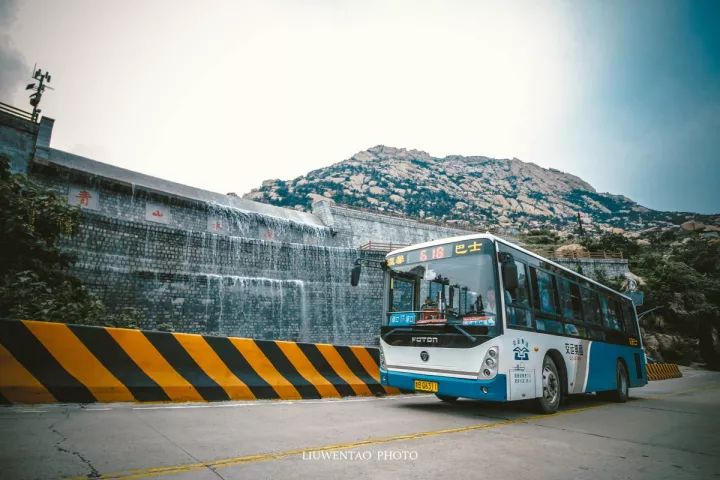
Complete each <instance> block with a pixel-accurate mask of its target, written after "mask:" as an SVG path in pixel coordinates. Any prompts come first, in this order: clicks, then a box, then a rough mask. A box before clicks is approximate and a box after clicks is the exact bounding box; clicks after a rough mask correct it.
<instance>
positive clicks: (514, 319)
mask: <svg viewBox="0 0 720 480" xmlns="http://www.w3.org/2000/svg"><path fill="white" fill-rule="evenodd" d="M515 265H516V266H517V280H518V282H517V283H518V287H517V288H514V289H512V290H508V291H507V294H506V295H505V313H506V315H507V323H508V325H517V326H519V327H525V328H532V314H531V313H530V295H529V291H528V276H527V267H526V266H525V264H524V263H521V262H518V261H516V262H515Z"/></svg>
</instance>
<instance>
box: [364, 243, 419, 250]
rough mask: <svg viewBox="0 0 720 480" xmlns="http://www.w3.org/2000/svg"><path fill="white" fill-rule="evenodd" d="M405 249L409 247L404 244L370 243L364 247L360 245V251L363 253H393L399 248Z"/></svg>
mask: <svg viewBox="0 0 720 480" xmlns="http://www.w3.org/2000/svg"><path fill="white" fill-rule="evenodd" d="M405 247H409V245H408V244H402V243H379V242H373V241H370V242H367V243H366V244H364V245H360V250H362V251H363V252H392V251H393V250H397V249H398V248H405Z"/></svg>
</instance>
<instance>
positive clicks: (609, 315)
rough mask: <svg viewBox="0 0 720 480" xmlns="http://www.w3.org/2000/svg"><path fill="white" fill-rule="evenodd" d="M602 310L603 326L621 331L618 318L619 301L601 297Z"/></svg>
mask: <svg viewBox="0 0 720 480" xmlns="http://www.w3.org/2000/svg"><path fill="white" fill-rule="evenodd" d="M600 309H601V310H602V313H603V324H604V325H605V328H609V329H610V330H615V331H618V332H619V331H621V330H622V329H621V327H620V319H619V318H618V313H619V312H618V306H617V300H615V299H614V298H607V297H606V296H605V295H600Z"/></svg>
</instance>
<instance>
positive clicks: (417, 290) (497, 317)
mask: <svg viewBox="0 0 720 480" xmlns="http://www.w3.org/2000/svg"><path fill="white" fill-rule="evenodd" d="M382 267H383V268H384V270H385V275H384V278H385V280H384V283H385V285H384V295H383V297H384V298H383V302H384V319H383V323H382V326H381V329H380V378H381V383H382V384H383V385H387V386H392V387H397V388H400V389H402V390H406V391H415V392H430V393H434V394H435V395H437V397H438V398H439V399H440V400H442V401H446V402H454V401H456V400H457V399H458V398H460V397H463V398H470V399H478V400H487V401H499V402H505V401H517V400H532V401H533V402H534V403H535V404H536V406H537V408H538V409H539V410H540V411H541V412H542V413H554V412H556V411H557V410H558V407H559V406H560V402H561V401H562V399H563V398H565V397H567V396H568V395H572V394H579V393H589V392H596V393H597V394H598V396H600V397H602V398H607V399H609V400H613V401H617V402H625V401H626V400H627V398H628V391H629V388H630V387H640V386H643V385H645V384H647V373H646V362H647V359H646V357H645V353H644V351H643V347H642V339H641V336H640V330H639V324H638V319H637V312H636V311H635V306H634V304H633V302H632V300H631V299H630V298H629V297H627V296H625V295H623V294H621V293H619V292H617V291H615V290H613V289H611V288H608V287H606V286H604V285H602V284H600V283H598V282H596V281H594V280H592V279H590V278H587V277H585V276H583V275H580V274H578V273H576V272H574V271H572V270H570V269H568V268H565V267H563V266H561V265H559V264H557V263H555V262H552V261H550V260H548V259H546V258H543V257H541V256H539V255H536V254H534V253H532V252H530V251H528V250H526V249H524V248H521V247H519V246H517V245H514V244H512V243H510V242H508V241H506V240H504V239H501V238H498V237H496V236H494V235H491V234H475V235H468V236H462V237H453V238H447V239H443V240H437V241H432V242H427V243H422V244H418V245H414V246H410V247H406V248H401V249H398V250H395V251H392V252H390V253H389V254H387V256H386V257H385V262H384V264H383V265H382ZM356 270H357V271H354V272H353V276H354V278H353V281H354V283H357V278H358V277H359V273H360V267H359V266H357V267H356Z"/></svg>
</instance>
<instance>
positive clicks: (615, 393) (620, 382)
mask: <svg viewBox="0 0 720 480" xmlns="http://www.w3.org/2000/svg"><path fill="white" fill-rule="evenodd" d="M615 379H616V380H615V390H609V391H607V392H598V396H599V397H600V398H602V399H605V400H610V401H613V402H618V403H625V402H627V399H628V397H629V395H630V393H629V388H630V381H629V380H628V373H627V369H626V368H625V365H624V364H623V363H622V362H618V363H617V367H616V369H615Z"/></svg>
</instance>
